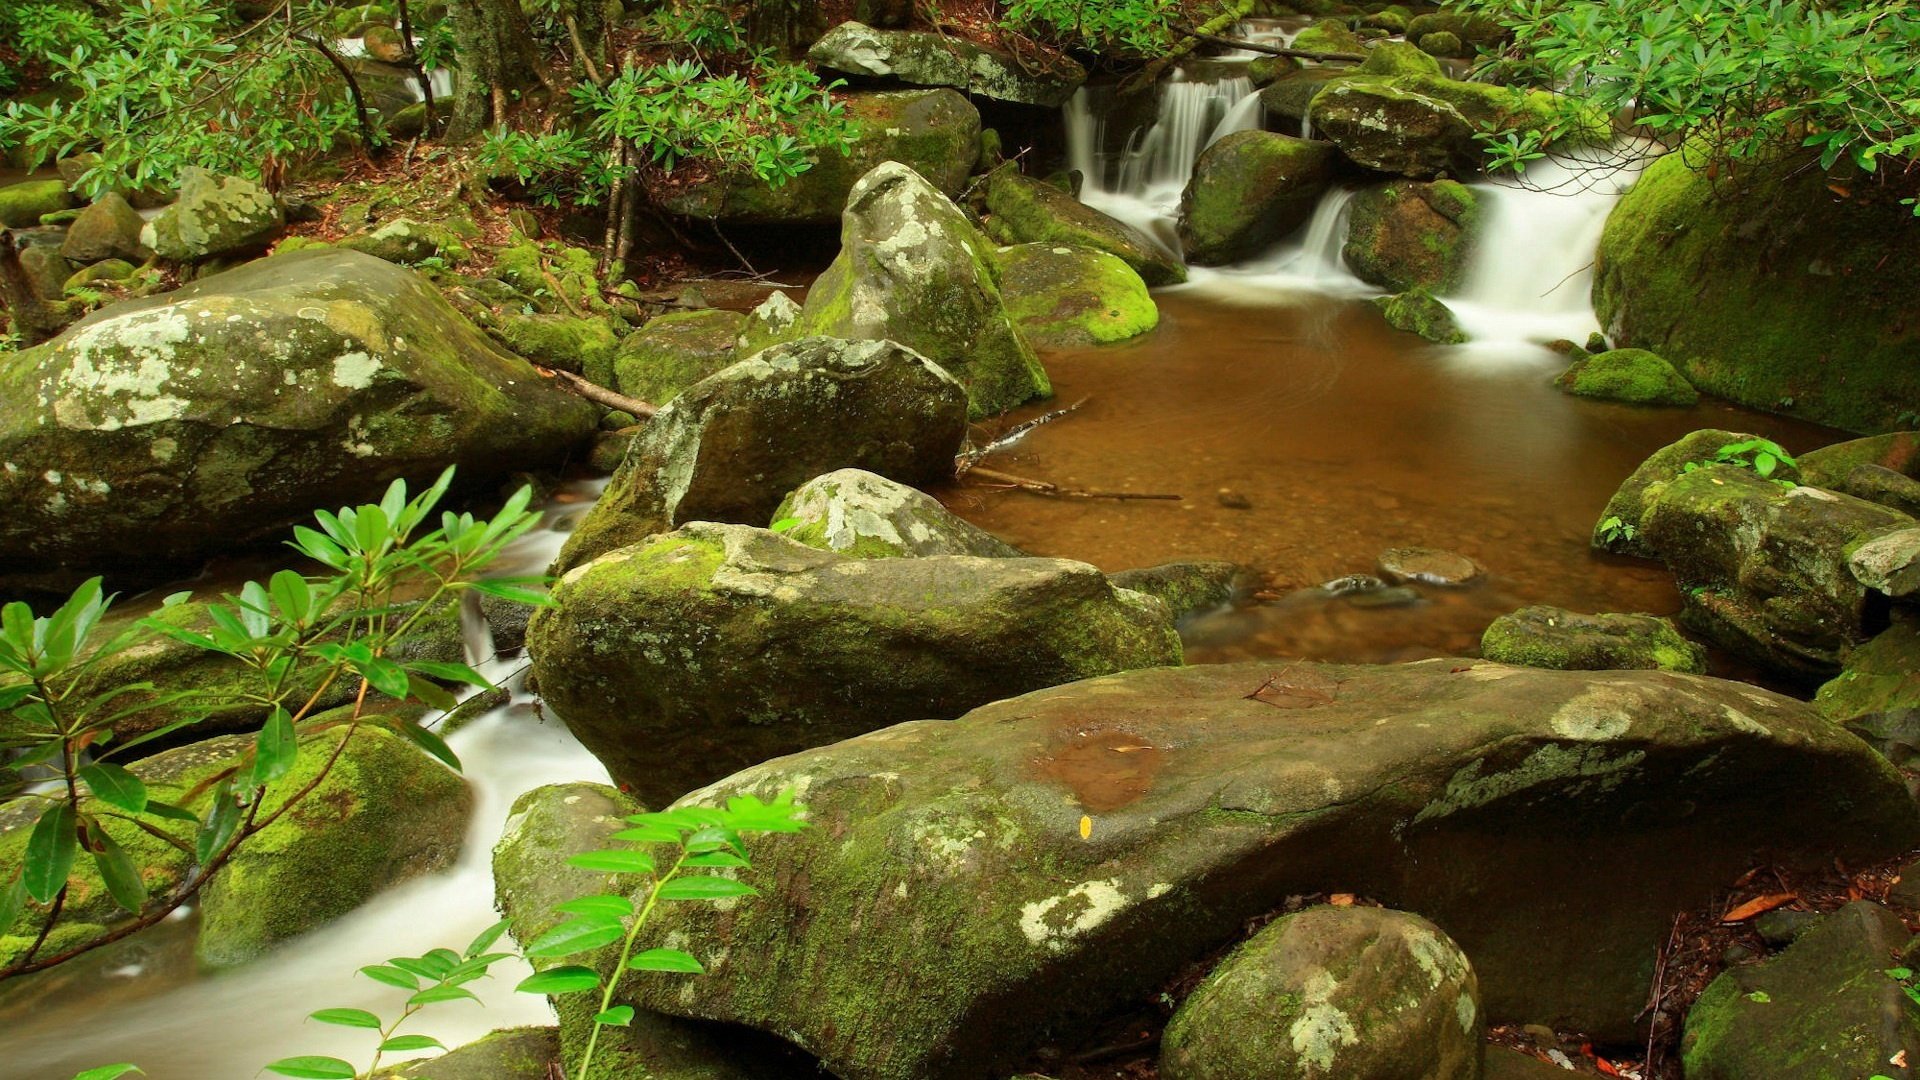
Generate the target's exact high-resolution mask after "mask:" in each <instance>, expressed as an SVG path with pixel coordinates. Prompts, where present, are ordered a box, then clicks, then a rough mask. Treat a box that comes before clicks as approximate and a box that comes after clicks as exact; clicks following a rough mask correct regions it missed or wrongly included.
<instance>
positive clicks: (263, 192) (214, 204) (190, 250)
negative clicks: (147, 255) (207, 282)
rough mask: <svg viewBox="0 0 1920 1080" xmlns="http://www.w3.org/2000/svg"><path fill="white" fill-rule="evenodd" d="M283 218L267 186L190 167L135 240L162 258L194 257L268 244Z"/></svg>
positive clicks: (234, 252) (186, 259) (194, 259)
mask: <svg viewBox="0 0 1920 1080" xmlns="http://www.w3.org/2000/svg"><path fill="white" fill-rule="evenodd" d="M283 220H284V218H283V215H282V214H281V211H280V204H279V203H278V202H276V201H275V200H274V197H273V195H272V194H270V193H269V192H268V191H267V189H265V188H263V187H261V186H260V185H259V184H256V183H254V182H253V181H251V180H247V179H244V178H242V177H238V176H216V175H214V174H213V173H210V172H208V171H207V170H205V169H201V168H194V167H189V168H187V169H184V170H182V171H181V173H180V195H179V197H178V198H176V199H175V200H174V201H173V202H172V203H170V204H168V206H167V208H166V209H164V210H162V211H160V214H159V216H157V217H155V218H154V219H153V220H152V221H149V222H147V223H146V225H145V226H144V227H143V228H142V229H141V230H140V242H141V243H142V244H143V245H145V246H146V247H149V248H151V249H153V251H154V252H155V253H156V254H158V255H159V256H160V257H161V258H163V259H172V260H173V261H175V262H199V261H200V260H202V259H210V258H214V257H217V256H222V255H237V254H243V253H245V252H249V251H256V250H259V249H261V248H264V247H266V246H267V244H268V243H269V242H270V241H272V239H273V238H274V236H275V235H276V234H277V233H278V232H279V231H280V225H281V222H282V221H283Z"/></svg>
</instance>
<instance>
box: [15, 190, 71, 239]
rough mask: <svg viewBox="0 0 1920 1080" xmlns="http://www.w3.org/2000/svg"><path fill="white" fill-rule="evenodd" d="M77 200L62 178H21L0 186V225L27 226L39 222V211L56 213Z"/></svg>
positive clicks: (40, 213) (26, 227)
mask: <svg viewBox="0 0 1920 1080" xmlns="http://www.w3.org/2000/svg"><path fill="white" fill-rule="evenodd" d="M76 203H77V200H75V199H74V197H73V193H72V192H70V191H68V190H67V183H66V181H64V180H22V181H20V182H19V183H15V184H7V185H5V186H0V226H5V227H6V228H9V229H30V228H32V227H34V226H35V225H38V224H40V215H42V214H52V213H56V212H58V211H61V210H65V209H67V208H69V207H71V206H74V205H76Z"/></svg>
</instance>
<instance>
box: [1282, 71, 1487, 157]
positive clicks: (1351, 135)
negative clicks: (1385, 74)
mask: <svg viewBox="0 0 1920 1080" xmlns="http://www.w3.org/2000/svg"><path fill="white" fill-rule="evenodd" d="M1276 85H1278V84H1276ZM1307 117H1308V119H1309V120H1310V121H1311V122H1312V124H1313V130H1314V133H1315V134H1317V135H1319V136H1321V137H1323V138H1326V139H1330V140H1332V142H1333V144H1334V145H1335V146H1337V147H1339V149H1340V152H1341V153H1342V154H1344V155H1345V156H1346V158H1347V160H1349V161H1352V162H1353V163H1354V164H1356V165H1360V166H1363V167H1365V168H1368V169H1374V170H1377V171H1379V172H1385V173H1398V174H1400V175H1402V176H1409V177H1413V178H1415V179H1429V178H1432V177H1435V176H1439V175H1442V174H1449V173H1450V174H1453V175H1466V174H1469V173H1471V172H1473V170H1474V167H1475V164H1476V162H1477V161H1478V158H1479V150H1478V148H1477V146H1476V145H1475V143H1474V140H1473V125H1471V124H1470V123H1468V122H1467V120H1466V118H1465V117H1464V116H1462V115H1461V114H1460V111H1459V110H1458V109H1456V108H1454V107H1453V106H1452V105H1451V104H1449V103H1448V102H1446V101H1445V100H1443V99H1441V98H1439V97H1435V96H1433V95H1432V94H1429V93H1421V92H1419V91H1418V90H1414V89H1410V88H1406V87H1403V86H1401V85H1400V84H1399V82H1397V81H1394V82H1387V81H1381V82H1373V81H1360V80H1358V79H1344V80H1341V81H1339V82H1336V83H1334V84H1333V85H1331V86H1329V87H1327V88H1326V89H1324V90H1322V91H1320V92H1319V93H1317V94H1315V95H1314V96H1313V100H1312V102H1311V104H1310V105H1309V106H1308V109H1307Z"/></svg>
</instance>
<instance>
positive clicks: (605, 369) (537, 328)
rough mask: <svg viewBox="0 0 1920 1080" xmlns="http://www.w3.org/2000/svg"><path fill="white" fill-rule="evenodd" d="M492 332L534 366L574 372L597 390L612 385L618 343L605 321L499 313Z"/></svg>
mask: <svg viewBox="0 0 1920 1080" xmlns="http://www.w3.org/2000/svg"><path fill="white" fill-rule="evenodd" d="M493 331H494V333H495V334H497V335H499V337H500V340H501V341H502V342H504V343H505V344H506V346H507V348H509V349H512V350H513V351H514V352H516V353H519V354H520V355H521V356H524V357H526V358H527V359H529V360H531V361H533V362H534V363H536V364H544V365H546V366H547V367H551V368H558V369H560V370H562V371H572V372H576V373H578V374H580V375H583V376H585V377H586V378H587V380H588V381H589V382H593V383H598V384H599V385H601V386H612V385H613V378H614V354H615V353H616V352H617V351H618V350H619V348H620V339H619V338H618V337H616V336H614V332H613V327H612V326H611V325H610V324H609V322H608V320H607V319H604V318H597V319H580V318H575V317H573V316H571V315H520V314H517V313H514V312H503V313H500V314H498V315H496V316H494V322H493Z"/></svg>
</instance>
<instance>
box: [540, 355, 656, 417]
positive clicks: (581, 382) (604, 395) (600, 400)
mask: <svg viewBox="0 0 1920 1080" xmlns="http://www.w3.org/2000/svg"><path fill="white" fill-rule="evenodd" d="M533 369H534V370H535V371H538V372H539V373H540V374H542V375H545V376H546V377H548V378H550V379H552V380H554V381H555V382H557V383H559V384H560V385H561V386H564V387H566V388H567V389H568V390H571V391H573V392H574V393H576V394H579V395H580V396H581V397H583V398H586V399H587V400H588V401H591V402H593V403H594V404H596V405H605V406H606V407H607V408H609V409H618V410H619V411H621V412H623V413H631V414H633V415H634V416H636V417H638V418H640V419H642V420H651V419H652V418H653V414H655V413H657V412H659V411H660V406H658V405H652V404H649V403H647V402H644V401H641V400H640V399H639V398H632V397H628V396H627V395H625V394H622V393H620V392H619V391H617V390H609V389H607V388H606V387H604V386H601V385H600V384H599V383H596V382H589V381H587V380H586V379H583V378H581V377H580V376H578V375H575V374H574V373H573V372H571V371H561V370H560V369H559V368H550V367H542V366H541V365H539V364H535V365H533Z"/></svg>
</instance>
